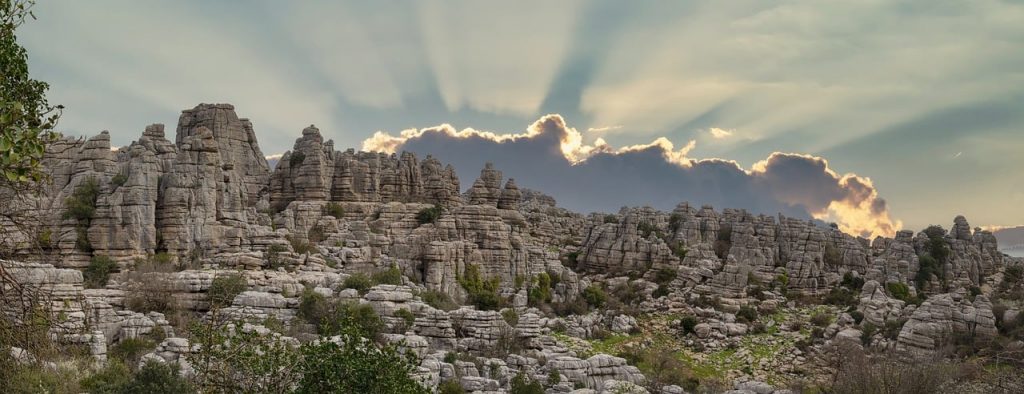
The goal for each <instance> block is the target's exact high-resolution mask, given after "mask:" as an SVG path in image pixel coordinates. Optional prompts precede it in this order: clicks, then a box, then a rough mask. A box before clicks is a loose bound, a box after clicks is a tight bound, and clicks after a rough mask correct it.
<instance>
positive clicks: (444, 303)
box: [420, 290, 459, 311]
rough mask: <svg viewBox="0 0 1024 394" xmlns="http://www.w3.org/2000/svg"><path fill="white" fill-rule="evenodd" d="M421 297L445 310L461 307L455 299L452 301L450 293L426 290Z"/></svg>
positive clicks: (424, 300)
mask: <svg viewBox="0 0 1024 394" xmlns="http://www.w3.org/2000/svg"><path fill="white" fill-rule="evenodd" d="M420 299H421V300H423V302H425V303H426V304H427V305H430V306H432V307H434V308H436V309H440V310H443V311H451V310H455V309H458V308H459V306H458V305H457V304H455V301H452V297H450V296H448V293H444V292H440V291H437V290H426V291H424V292H422V293H420Z"/></svg>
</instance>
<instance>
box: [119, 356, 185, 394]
mask: <svg viewBox="0 0 1024 394" xmlns="http://www.w3.org/2000/svg"><path fill="white" fill-rule="evenodd" d="M121 392H122V393H150V394H177V393H194V392H196V390H195V388H193V387H192V384H191V383H189V382H188V380H186V379H185V378H183V377H181V375H180V374H179V373H178V365H177V364H165V363H159V362H147V363H146V364H145V365H143V366H142V368H140V369H139V372H136V373H135V375H132V379H131V381H129V382H128V384H127V385H125V386H124V388H123V389H122V390H121Z"/></svg>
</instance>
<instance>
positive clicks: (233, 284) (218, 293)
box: [206, 273, 249, 308]
mask: <svg viewBox="0 0 1024 394" xmlns="http://www.w3.org/2000/svg"><path fill="white" fill-rule="evenodd" d="M248 285H249V284H248V281H247V280H246V279H245V276H244V275H242V274H240V273H232V274H221V275H217V276H216V277H214V278H213V282H212V283H210V289H209V290H208V291H207V293H206V296H207V297H208V298H209V300H210V307H211V308H223V307H225V306H228V305H231V302H232V301H234V300H235V296H237V295H239V294H241V293H242V292H243V291H245V290H246V289H247V288H248Z"/></svg>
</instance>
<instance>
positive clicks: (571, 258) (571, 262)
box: [562, 251, 580, 270]
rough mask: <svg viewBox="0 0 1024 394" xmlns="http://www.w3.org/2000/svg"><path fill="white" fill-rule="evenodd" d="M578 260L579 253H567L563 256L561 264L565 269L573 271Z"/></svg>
mask: <svg viewBox="0 0 1024 394" xmlns="http://www.w3.org/2000/svg"><path fill="white" fill-rule="evenodd" d="M579 258H580V252H579V251H575V252H569V253H566V254H565V260H563V262H562V263H563V264H564V265H565V266H566V268H569V269H572V270H575V269H576V266H577V265H578V264H579Z"/></svg>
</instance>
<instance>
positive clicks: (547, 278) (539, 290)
mask: <svg viewBox="0 0 1024 394" xmlns="http://www.w3.org/2000/svg"><path fill="white" fill-rule="evenodd" d="M527 302H529V304H530V305H532V306H538V305H540V304H544V303H549V302H551V275H548V274H547V273H546V272H541V273H539V274H537V275H536V276H535V277H534V280H533V285H532V286H530V290H529V291H528V292H527Z"/></svg>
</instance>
